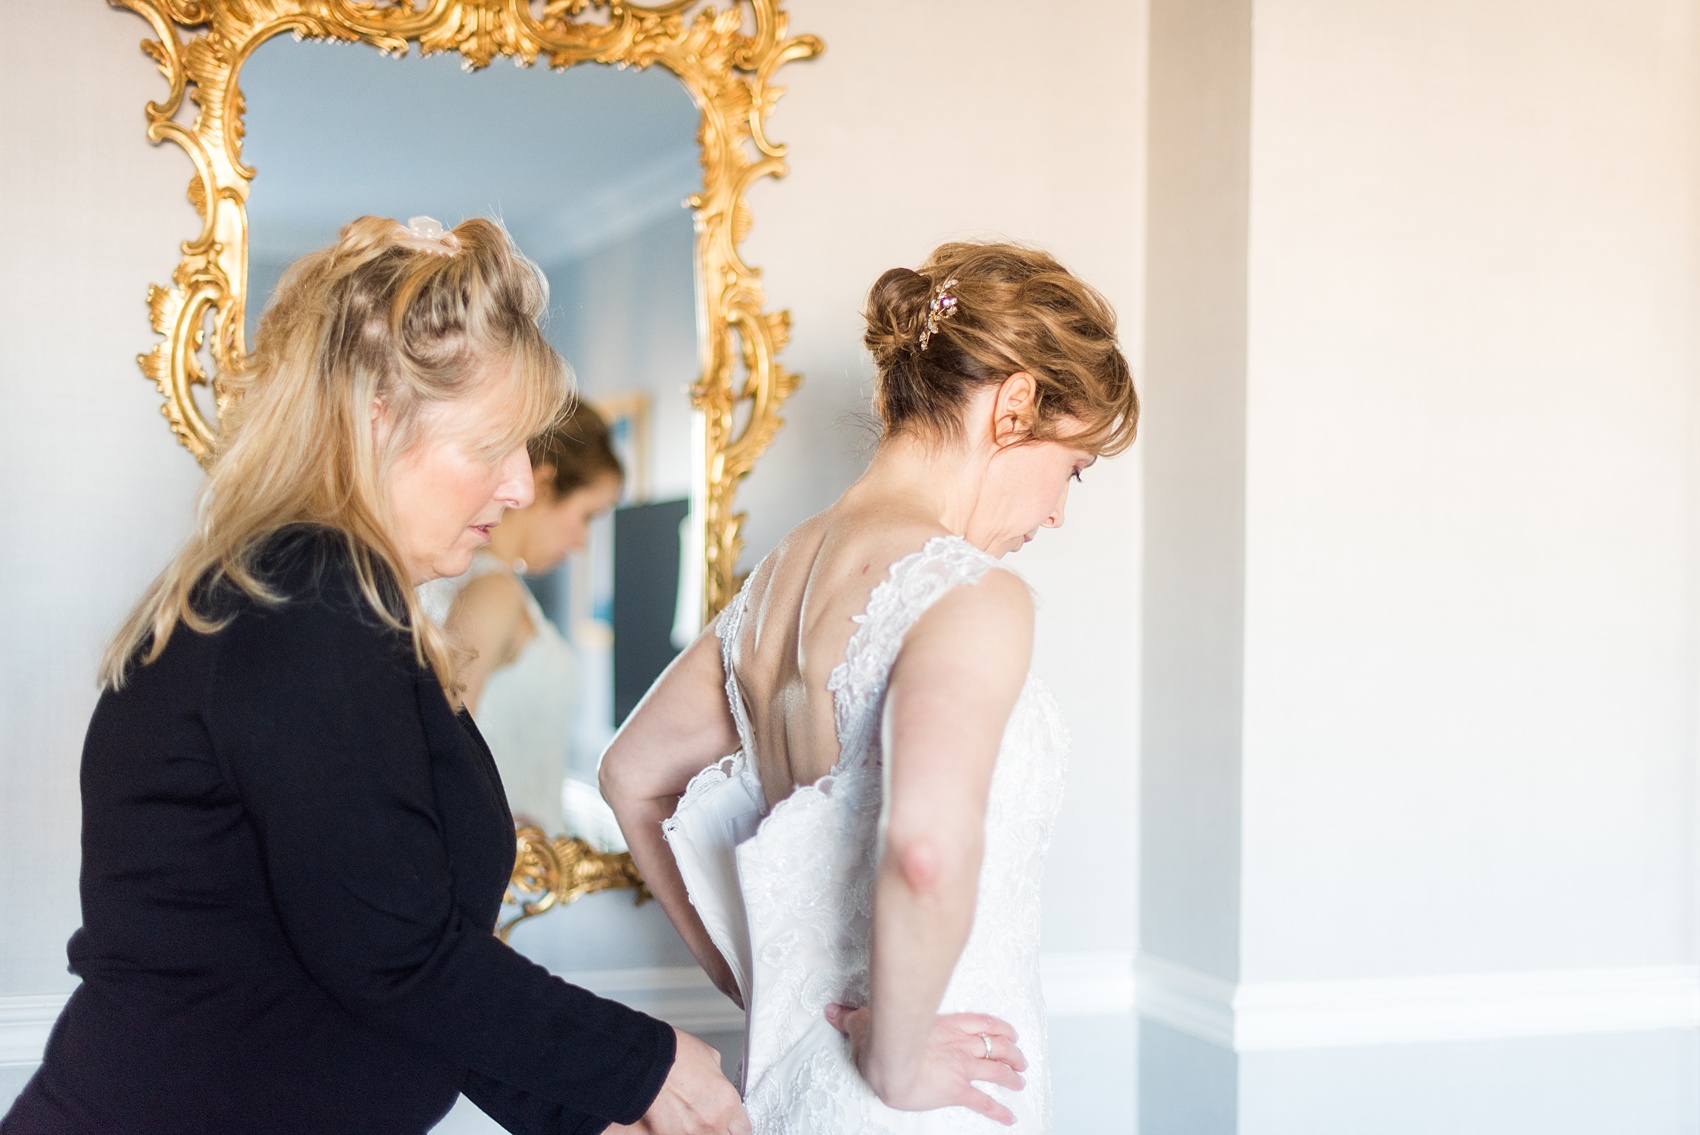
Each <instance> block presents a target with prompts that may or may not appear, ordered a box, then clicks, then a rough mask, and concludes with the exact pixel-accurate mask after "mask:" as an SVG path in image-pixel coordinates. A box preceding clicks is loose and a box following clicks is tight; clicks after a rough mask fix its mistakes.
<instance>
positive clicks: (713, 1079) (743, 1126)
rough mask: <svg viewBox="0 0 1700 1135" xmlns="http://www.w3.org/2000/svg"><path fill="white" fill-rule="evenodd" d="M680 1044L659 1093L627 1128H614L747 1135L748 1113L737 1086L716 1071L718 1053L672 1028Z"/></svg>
mask: <svg viewBox="0 0 1700 1135" xmlns="http://www.w3.org/2000/svg"><path fill="white" fill-rule="evenodd" d="M673 1034H674V1036H675V1037H677V1039H678V1049H677V1051H676V1053H675V1055H674V1057H673V1067H672V1070H671V1071H669V1072H668V1073H667V1080H666V1082H664V1083H663V1084H662V1085H661V1094H660V1095H658V1096H656V1097H655V1102H654V1103H652V1104H650V1105H649V1110H648V1111H646V1112H644V1113H643V1118H642V1119H640V1120H638V1121H637V1122H636V1123H634V1124H632V1125H631V1126H630V1127H627V1126H624V1125H622V1124H618V1123H616V1124H614V1125H613V1126H611V1127H609V1128H607V1130H609V1131H612V1132H616V1133H618V1132H626V1131H631V1132H641V1133H642V1135H750V1118H749V1116H747V1115H745V1114H744V1105H743V1103H742V1102H741V1101H740V1100H739V1099H738V1090H737V1089H736V1088H734V1087H733V1086H732V1085H731V1083H730V1082H729V1081H728V1080H727V1079H726V1074H725V1073H724V1072H722V1071H721V1070H720V1054H719V1053H718V1052H716V1051H714V1049H712V1048H710V1047H709V1046H708V1045H707V1044H705V1043H703V1042H702V1041H700V1040H698V1039H697V1038H696V1037H694V1036H692V1035H691V1034H690V1033H687V1032H680V1031H679V1030H678V1029H674V1030H673Z"/></svg>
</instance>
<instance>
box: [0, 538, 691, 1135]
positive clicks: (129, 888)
mask: <svg viewBox="0 0 1700 1135" xmlns="http://www.w3.org/2000/svg"><path fill="white" fill-rule="evenodd" d="M261 565H262V573H263V575H264V577H265V578H266V579H267V580H268V581H269V582H270V583H271V585H272V586H273V587H274V588H275V589H277V590H278V591H279V592H280V593H281V594H282V595H284V596H286V597H287V601H286V602H284V603H283V604H281V605H279V606H268V605H262V604H256V603H254V602H252V601H250V600H248V599H246V598H245V597H243V596H241V595H239V594H236V593H235V592H234V589H229V588H226V589H225V590H223V591H220V592H218V593H216V594H213V595H210V596H208V597H207V598H206V602H208V603H211V604H212V605H213V607H214V608H215V609H218V610H221V611H222V612H224V613H227V614H229V615H230V617H231V618H230V622H229V623H228V624H227V625H226V626H224V628H223V629H221V630H219V631H217V632H216V633H213V634H209V635H200V634H196V633H194V632H192V631H189V630H188V629H186V628H182V627H180V628H179V629H178V630H177V632H176V633H175V634H173V635H172V637H171V641H170V643H169V645H168V646H167V647H166V649H165V651H164V652H163V653H162V654H161V655H160V657H159V658H158V659H157V660H156V661H154V662H153V663H152V664H150V665H147V666H136V667H133V668H132V672H131V676H130V681H129V683H128V684H127V685H126V686H125V687H124V688H123V689H122V690H120V691H117V692H112V691H107V692H106V693H105V694H104V695H102V697H101V699H100V701H99V704H98V705H97V707H96V709H95V713H94V718H93V720H92V721H91V722H90V723H89V731H88V737H87V740H86V742H85V744H84V749H83V768H82V791H83V865H82V902H83V927H82V929H80V930H78V931H77V933H76V934H75V935H74V936H73V937H72V939H71V944H70V950H69V953H70V959H71V969H72V970H73V971H74V972H76V973H77V974H79V975H81V977H82V979H83V981H82V985H81V986H80V987H79V988H78V989H77V991H76V992H75V993H74V994H73V995H72V996H71V1000H70V1002H69V1004H67V1005H66V1007H65V1011H64V1013H63V1014H62V1015H61V1016H60V1018H59V1021H58V1023H57V1024H56V1025H55V1026H54V1029H53V1033H52V1036H51V1039H50V1040H49V1042H48V1046H47V1053H46V1058H45V1060H44V1062H43V1064H42V1066H41V1068H40V1070H39V1071H38V1072H37V1073H36V1075H35V1077H34V1078H33V1079H32V1080H31V1081H30V1082H29V1084H28V1086H27V1087H25V1089H24V1092H23V1094H22V1095H21V1096H19V1098H18V1100H17V1102H16V1103H15V1104H14V1106H13V1108H12V1110H11V1112H10V1113H9V1114H8V1115H7V1117H6V1118H5V1119H4V1120H3V1121H0V1129H3V1130H4V1132H5V1135H35V1133H37V1132H42V1133H46V1132H53V1133H54V1135H65V1133H67V1132H77V1133H88V1135H152V1133H155V1132H157V1133H159V1135H192V1133H198V1132H205V1133H208V1135H211V1133H215V1132H216V1133H219V1135H235V1133H239V1135H270V1133H274V1132H275V1133H278V1135H282V1133H285V1132H289V1133H301V1135H338V1133H345V1135H390V1133H394V1135H404V1133H405V1135H418V1133H420V1132H423V1131H426V1130H427V1129H429V1128H430V1127H431V1126H432V1125H433V1124H434V1123H436V1122H437V1120H439V1119H440V1118H441V1117H442V1116H443V1114H444V1113H445V1112H446V1111H447V1110H448V1109H449V1107H450V1106H451V1105H452V1104H453V1103H454V1101H455V1097H456V1095H457V1093H460V1092H465V1093H466V1095H467V1096H468V1097H470V1098H471V1099H472V1100H473V1101H474V1102H475V1103H477V1104H478V1105H479V1106H480V1107H482V1108H483V1109H484V1110H485V1111H486V1112H488V1113H489V1114H490V1115H491V1116H492V1117H494V1118H495V1119H496V1120H498V1121H499V1122H501V1123H502V1124H503V1125H504V1126H506V1127H507V1128H508V1129H509V1130H510V1131H516V1132H535V1133H543V1132H572V1133H575V1135H580V1133H582V1135H589V1133H591V1132H596V1131H600V1130H602V1128H603V1127H604V1126H606V1125H607V1124H608V1123H609V1122H611V1121H614V1122H622V1123H630V1122H632V1121H634V1120H636V1119H637V1118H638V1117H639V1116H640V1115H642V1114H643V1112H644V1111H646V1110H648V1107H649V1105H650V1103H651V1102H652V1101H653V1100H654V1098H655V1096H656V1094H657V1093H658V1092H659V1090H660V1088H661V1084H662V1081H663V1080H664V1079H665V1078H666V1076H667V1073H668V1071H669V1069H670V1068H671V1067H672V1063H673V1055H674V1036H673V1031H672V1029H671V1028H670V1027H669V1026H667V1025H665V1024H663V1023H662V1022H660V1021H657V1020H655V1019H653V1018H651V1017H647V1016H645V1015H643V1014H642V1013H639V1012H636V1011H635V1010H632V1009H628V1008H626V1007H625V1006H623V1005H619V1004H617V1003H615V1002H612V1001H606V1000H603V999H602V998H599V997H596V996H593V995H592V994H590V993H587V992H585V991H584V990H582V989H578V988H575V987H574V986H571V985H568V984H566V983H565V982H563V981H561V980H560V979H559V978H556V977H554V976H552V975H550V974H549V973H548V972H547V971H546V970H544V969H543V968H542V967H540V966H537V965H535V964H533V963H532V962H530V961H527V960H526V959H525V958H523V957H521V956H520V955H519V954H516V953H514V952H513V951H512V950H511V949H509V948H508V947H507V946H505V945H503V944H502V943H500V942H498V941H497V940H496V939H495V937H494V936H493V935H492V933H491V931H492V928H493V927H494V925H495V922H496V917H497V913H498V911H499V909H500V906H501V897H502V891H503V888H504V886H505V885H506V883H507V879H508V874H509V871H510V869H511V867H512V865H513V859H514V838H513V821H512V819H511V817H510V816H509V813H508V806H507V801H506V799H505V797H504V796H503V794H502V786H501V782H500V780H499V779H498V778H497V774H496V766H495V764H494V762H493V761H492V760H491V759H490V753H489V750H488V749H487V748H486V747H485V745H484V742H483V739H482V738H480V737H479V735H478V731H477V729H476V728H474V727H473V724H472V721H471V719H470V718H468V717H467V716H466V715H465V714H464V713H462V714H460V715H458V717H457V715H456V714H455V713H454V712H453V711H452V710H451V709H450V707H449V703H448V701H447V700H446V699H445V698H444V696H443V693H442V690H441V689H440V688H439V686H438V684H437V681H436V679H435V678H434V677H433V676H432V675H431V673H430V672H429V671H427V670H425V669H423V668H422V667H420V666H419V665H417V664H416V662H415V661H414V657H413V653H412V648H411V644H410V640H409V639H408V638H407V637H406V636H405V635H402V634H398V633H396V632H394V631H392V630H389V629H386V628H385V627H384V626H383V624H382V623H381V622H380V621H379V620H378V619H377V617H376V616H375V615H374V614H373V613H372V611H371V609H370V608H369V607H368V606H367V605H366V603H365V600H364V599H363V598H361V596H360V594H359V592H358V590H357V588H356V585H355V583H354V577H353V573H352V567H351V559H350V556H349V553H348V550H347V547H346V545H345V543H344V541H343V540H342V538H341V537H340V536H338V535H335V534H334V533H331V532H330V531H329V530H326V529H322V528H309V527H305V526H298V527H293V528H288V529H284V530H283V531H282V532H280V533H279V534H278V535H277V536H275V537H273V539H272V540H271V541H270V543H269V545H268V548H267V551H266V554H265V555H264V556H263V557H262V560H261Z"/></svg>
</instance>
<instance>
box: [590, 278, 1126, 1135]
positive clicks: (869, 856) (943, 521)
mask: <svg viewBox="0 0 1700 1135" xmlns="http://www.w3.org/2000/svg"><path fill="white" fill-rule="evenodd" d="M867 320H868V330H867V335H866V337H865V342H866V343H867V345H868V347H869V349H870V350H871V351H872V353H873V357H874V361H875V363H876V365H877V366H878V369H879V379H878V384H879V389H878V398H877V408H878V410H879V414H880V417H881V419H882V422H883V425H884V431H885V432H884V437H883V438H882V440H881V443H880V445H879V448H878V450H877V451H876V453H875V455H874V458H873V460H872V462H871V463H870V464H869V467H868V470H867V472H866V473H865V474H864V475H863V476H862V477H861V478H860V479H859V480H858V481H857V482H856V483H855V484H854V485H852V486H851V487H850V489H849V490H848V491H846V492H845V494H844V496H843V497H841V498H840V499H839V500H838V502H837V503H835V504H834V505H833V506H832V507H831V508H829V509H827V510H826V511H825V512H823V513H821V514H820V515H819V516H816V517H814V518H813V519H811V520H809V521H807V522H805V523H803V524H802V525H800V526H798V527H797V528H796V529H795V530H794V531H792V532H791V534H790V535H789V536H787V537H786V538H785V540H784V541H783V542H782V543H781V544H780V546H779V547H778V548H777V549H776V550H775V551H774V552H773V554H772V555H770V556H769V557H768V558H767V559H766V560H764V561H763V562H762V564H761V565H760V566H759V567H758V568H757V569H756V570H755V572H754V573H752V575H751V576H750V578H749V580H748V582H747V583H746V584H745V586H744V588H743V590H742V591H740V592H739V594H738V595H737V597H736V598H735V599H733V601H732V602H731V603H730V604H729V605H728V606H727V608H726V610H725V611H724V612H723V613H722V615H721V617H720V618H719V619H718V620H717V621H716V623H715V624H714V625H713V626H712V627H710V628H709V629H708V630H707V631H705V632H704V634H703V635H702V637H700V638H699V639H698V640H697V641H696V643H694V644H693V645H692V646H691V647H690V648H689V649H687V650H686V651H685V652H684V653H683V654H682V655H680V657H679V658H678V659H677V660H676V661H675V662H674V664H673V666H672V667H671V668H670V669H669V670H668V671H667V672H666V673H665V674H664V675H662V677H661V678H660V680H659V681H657V683H656V685H655V688H654V689H652V690H651V691H650V693H649V696H648V697H647V698H646V699H645V700H644V702H643V703H642V704H641V705H640V706H639V707H638V709H637V710H636V711H635V712H634V713H633V715H632V717H631V719H630V720H629V721H628V722H627V723H626V725H625V727H624V728H623V729H622V730H621V732H620V734H619V736H618V737H617V738H616V739H615V741H614V744H613V746H612V747H611V748H610V749H609V752H608V754H607V756H606V757H605V758H604V761H603V766H602V784H603V792H604V794H605V795H606V796H607V798H608V801H609V803H610V804H611V805H613V807H614V811H615V813H616V815H617V816H618V817H619V820H620V824H621V827H622V829H623V830H624V832H625V834H626V838H627V840H628V842H629V843H630V846H631V851H632V855H633V857H634V858H635V859H636V861H637V864H638V866H639V868H640V869H641V870H642V871H643V874H644V878H645V879H646V880H647V881H648V883H649V886H650V889H651V890H652V891H653V892H654V893H655V896H656V898H657V899H658V900H659V901H660V902H661V904H662V906H663V907H664V908H665V909H666V911H667V913H668V915H669V916H670V917H671V918H672V920H673V923H674V925H675V926H677V927H678V929H679V932H680V934H681V935H682V936H683V937H684V940H685V942H686V943H687V944H688V945H689V946H690V948H691V950H692V952H693V953H694V954H695V956H696V957H697V959H698V960H699V961H700V962H701V963H702V965H703V967H704V969H706V970H707V971H708V973H709V974H710V976H711V977H713V979H714V981H715V983H716V984H717V985H718V986H719V987H720V989H722V990H723V991H724V992H725V993H726V994H727V996H729V997H731V998H732V999H733V1000H735V1001H737V1002H738V1003H739V1004H740V1005H743V1006H745V1007H746V1008H747V1010H748V1017H747V1021H748V1023H747V1027H746V1034H745V1053H744V1082H743V1091H744V1098H745V1106H746V1107H747V1109H748V1111H749V1116H750V1122H751V1125H752V1127H753V1129H754V1131H755V1132H756V1133H758V1135H781V1133H783V1135H805V1133H807V1135H849V1133H851V1132H856V1133H862V1132H914V1133H921V1132H926V1133H933V1132H954V1131H964V1132H967V1131H997V1130H1000V1127H999V1125H1000V1124H1002V1125H1006V1126H1013V1127H1014V1128H1015V1129H1016V1130H1018V1131H1021V1132H1023V1133H1039V1132H1044V1131H1046V1130H1048V1128H1049V1121H1050V1086H1049V1075H1048V1067H1047V1062H1046V1054H1045V1016H1044V1005H1043V1002H1042V999H1041V995H1040V990H1039V971H1038V962H1039V956H1038V946H1039V884H1040V875H1041V871H1042V867H1043V861H1044V855H1045V850H1046V847H1047V845H1048V843H1049V841H1050V834H1051V824H1052V821H1053V819H1054V817H1055V815H1056V810H1057V806H1058V803H1059V801H1060V798H1061V793H1062V785H1063V772H1064V762H1065V759H1066V755H1067V748H1068V740H1067V733H1066V731H1065V729H1064V727H1063V724H1062V722H1061V720H1060V719H1059V716H1058V713H1057V710H1056V706H1055V703H1054V702H1053V701H1052V700H1051V697H1050V695H1049V694H1048V693H1047V692H1046V691H1045V689H1044V687H1043V686H1042V685H1040V684H1039V682H1038V680H1037V679H1035V678H1033V677H1032V676H1031V675H1029V673H1028V664H1029V660H1030V656H1031V653H1032V635H1033V598H1032V596H1031V594H1030V593H1029V591H1028V589H1027V587H1026V585H1025V584H1024V583H1022V582H1021V581H1020V580H1019V579H1018V578H1017V577H1016V576H1015V575H1013V574H1011V573H1010V572H1009V571H1008V570H1006V569H1004V568H1001V567H999V566H998V560H999V558H1000V557H1002V556H1003V555H1005V554H1006V553H1009V552H1013V551H1016V550H1017V549H1019V548H1020V547H1021V546H1022V545H1023V544H1025V543H1026V542H1027V541H1028V540H1030V539H1032V538H1033V536H1034V535H1035V534H1036V533H1037V532H1038V530H1039V529H1041V528H1054V527H1057V526H1060V525H1061V524H1062V522H1063V508H1064V503H1065V501H1066V498H1067V495H1068V488H1069V484H1070V482H1071V480H1078V479H1079V478H1080V475H1081V473H1082V472H1083V471H1084V470H1085V469H1086V468H1087V467H1088V466H1090V465H1091V464H1092V463H1093V461H1094V460H1096V458H1097V456H1098V455H1099V454H1103V453H1114V452H1117V451H1119V450H1121V449H1124V448H1126V446H1127V445H1129V444H1130V443H1131V442H1132V440H1133V434H1134V429H1135V425H1136V422H1137V417H1138V400H1137V397H1136V395H1135V393H1134V388H1133V383H1132V378H1131V376H1130V374H1129V372H1128V367H1127V363H1126V361H1125V360H1124V359H1123V357H1122V355H1121V352H1120V350H1119V349H1118V348H1117V346H1116V341H1115V317H1114V314H1113V313H1112V312H1111V310H1110V308H1109V306H1108V305H1107V304H1106V303H1105V302H1104V301H1103V299H1102V298H1101V297H1099V296H1098V294H1097V293H1096V292H1094V291H1093V290H1092V289H1090V288H1089V287H1087V286H1086V285H1085V284H1083V283H1082V282H1081V281H1079V280H1078V279H1076V278H1075V277H1074V276H1072V275H1070V274H1069V273H1068V272H1067V271H1066V270H1065V269H1063V268H1062V267H1061V266H1060V265H1058V264H1057V263H1056V262H1055V261H1054V260H1052V259H1051V258H1050V257H1049V256H1047V255H1046V254H1044V253H1042V252H1038V251H1035V250H1032V249H1027V248H1021V247H1018V246H1012V245H1006V244H948V245H945V246H943V247H941V248H939V249H938V250H937V251H935V252H934V253H933V255H932V256H931V257H929V258H928V260H927V262H926V263H924V264H922V265H921V267H920V268H919V269H918V270H917V271H910V270H908V269H901V268H899V269H893V270H892V271H890V272H887V273H886V274H885V275H884V276H882V277H881V278H880V280H879V281H878V282H877V283H876V284H875V285H874V288H873V291H872V292H871V294H870V295H869V299H868V311H867ZM726 754H731V755H730V756H727V755H726ZM669 845H670V846H669Z"/></svg>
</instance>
